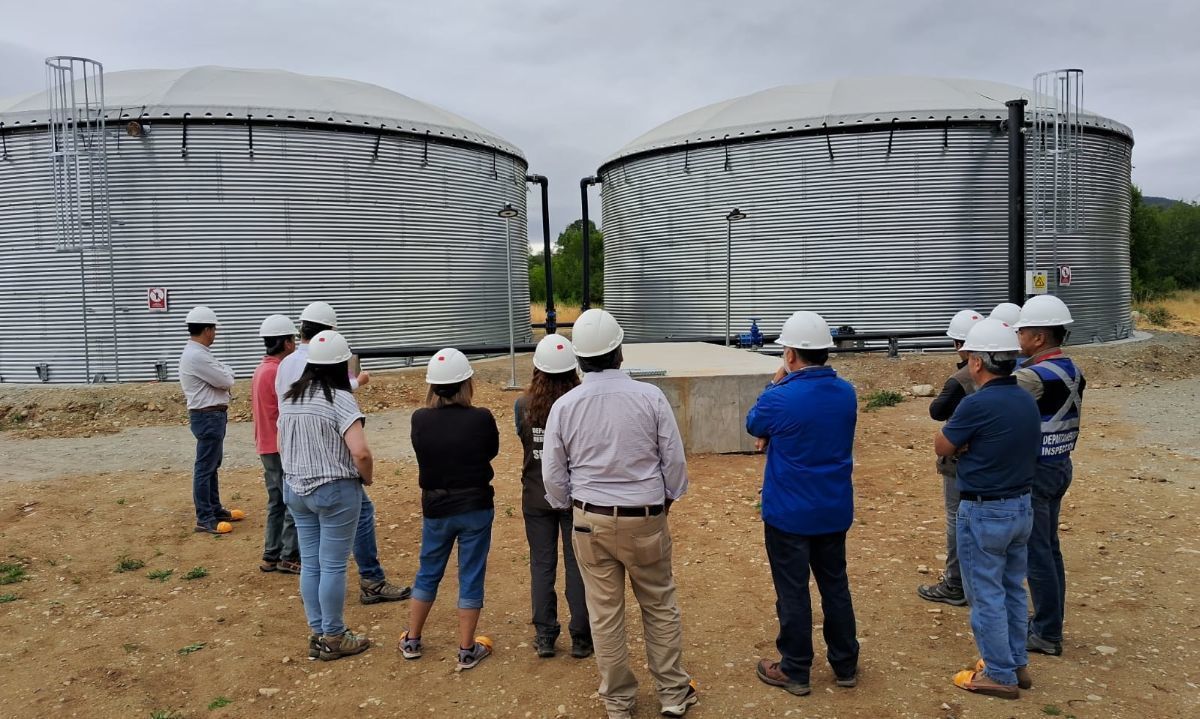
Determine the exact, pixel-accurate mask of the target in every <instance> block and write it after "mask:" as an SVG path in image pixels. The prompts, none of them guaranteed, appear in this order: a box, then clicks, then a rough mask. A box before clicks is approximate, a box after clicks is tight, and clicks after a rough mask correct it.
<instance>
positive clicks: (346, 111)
mask: <svg viewBox="0 0 1200 719" xmlns="http://www.w3.org/2000/svg"><path fill="white" fill-rule="evenodd" d="M104 94H105V106H106V108H105V109H106V110H107V112H106V116H107V117H108V118H109V119H111V120H116V119H118V114H119V115H120V117H121V118H129V119H133V118H137V117H146V118H147V119H150V120H153V119H155V118H167V117H169V118H180V117H182V116H183V115H184V113H190V117H192V118H222V117H229V118H245V117H246V115H248V114H249V115H253V116H254V118H255V119H257V120H264V121H270V120H274V121H276V122H318V123H323V124H337V125H358V126H368V127H373V128H378V127H379V126H380V125H383V126H384V127H385V128H387V129H391V130H402V131H405V132H413V133H417V134H421V135H423V134H425V133H426V131H428V132H429V134H430V135H433V136H440V137H447V138H454V139H458V140H464V141H467V142H471V143H475V144H480V145H485V146H487V147H493V148H496V149H499V150H503V151H504V152H507V153H510V154H513V155H517V156H518V157H524V156H523V155H522V153H521V151H520V150H519V149H517V148H516V147H515V146H514V145H512V144H511V143H509V142H507V141H506V140H504V139H503V138H500V137H499V136H497V135H495V134H494V133H492V132H491V131H489V130H486V129H484V128H482V127H480V126H479V125H476V124H475V123H473V122H470V121H468V120H466V119H464V118H462V117H459V116H458V115H455V114H454V113H452V112H447V111H446V110H443V109H441V108H439V107H435V106H433V105H429V104H426V103H424V102H420V101H418V100H414V99H412V98H411V97H408V96H406V95H401V94H400V93H398V92H393V91H391V90H388V89H386V88H383V87H380V86H378V85H372V84H370V83H366V82H358V81H356V80H345V79H342V78H336V77H317V76H313V75H300V74H297V73H294V72H286V71H283V70H248V69H239V68H229V67H215V66H204V67H193V68H186V69H181V70H124V71H117V72H107V73H105V74H104ZM48 117H49V103H48V101H47V99H46V93H45V91H42V92H37V93H33V94H30V95H24V96H20V97H11V98H6V99H0V122H2V123H4V125H5V127H8V128H12V127H21V126H29V125H44V124H46V123H47V121H48Z"/></svg>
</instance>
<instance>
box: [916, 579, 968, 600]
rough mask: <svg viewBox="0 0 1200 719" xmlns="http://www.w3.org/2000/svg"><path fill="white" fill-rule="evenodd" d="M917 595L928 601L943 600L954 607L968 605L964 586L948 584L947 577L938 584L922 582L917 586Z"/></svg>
mask: <svg viewBox="0 0 1200 719" xmlns="http://www.w3.org/2000/svg"><path fill="white" fill-rule="evenodd" d="M917 596H919V597H920V598H921V599H924V600H926V601H928V602H941V603H942V604H949V605H950V606H953V607H965V606H967V595H966V594H965V593H964V592H963V588H962V587H955V586H951V585H949V584H946V580H945V579H942V581H940V582H938V583H937V584H922V585H921V586H919V587H917Z"/></svg>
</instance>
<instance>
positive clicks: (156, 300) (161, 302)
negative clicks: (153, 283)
mask: <svg viewBox="0 0 1200 719" xmlns="http://www.w3.org/2000/svg"><path fill="white" fill-rule="evenodd" d="M146 306H147V308H148V309H149V310H150V311H151V312H166V311H167V288H166V287H151V288H150V289H148V290H146Z"/></svg>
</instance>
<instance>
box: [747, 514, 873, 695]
mask: <svg viewBox="0 0 1200 719" xmlns="http://www.w3.org/2000/svg"><path fill="white" fill-rule="evenodd" d="M763 526H764V527H765V528H766V542H767V559H768V560H769V561H770V563H771V578H772V579H773V580H774V582H775V596H776V600H775V610H776V612H777V613H778V614H779V638H778V639H776V640H775V646H776V647H777V648H778V649H779V654H780V655H781V656H782V658H783V659H782V661H781V663H780V669H782V670H783V673H784V674H787V675H788V677H790V678H791V679H792V680H793V681H797V682H801V683H807V682H808V680H809V677H808V673H809V670H810V669H811V668H812V660H813V646H812V600H811V598H810V597H809V594H808V572H809V568H810V567H811V568H812V575H813V577H814V578H815V579H816V580H817V589H818V590H819V591H820V592H821V611H822V613H823V614H824V615H825V626H824V634H825V645H826V647H827V648H828V653H827V655H826V656H827V658H828V659H829V665H830V666H831V667H833V672H834V674H835V675H836V676H838V677H840V678H848V677H852V676H854V675H855V674H857V673H858V639H857V638H856V636H855V635H856V627H855V623H854V605H853V603H852V602H851V600H850V579H849V577H848V576H847V575H846V533H845V532H837V533H835V534H819V535H812V536H808V535H801V534H790V533H788V532H784V531H782V530H779V529H776V528H774V527H772V526H771V525H769V524H765V523H764V524H763Z"/></svg>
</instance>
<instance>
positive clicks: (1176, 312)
mask: <svg viewBox="0 0 1200 719" xmlns="http://www.w3.org/2000/svg"><path fill="white" fill-rule="evenodd" d="M1133 308H1134V309H1135V310H1137V311H1138V312H1141V313H1142V317H1143V319H1144V321H1145V322H1147V323H1149V324H1151V325H1154V326H1156V327H1164V328H1167V329H1171V330H1175V331H1177V332H1186V333H1189V334H1200V290H1181V291H1179V292H1172V293H1171V294H1169V295H1165V296H1161V297H1155V298H1153V299H1150V298H1139V299H1136V300H1135V301H1134V305H1133Z"/></svg>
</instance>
